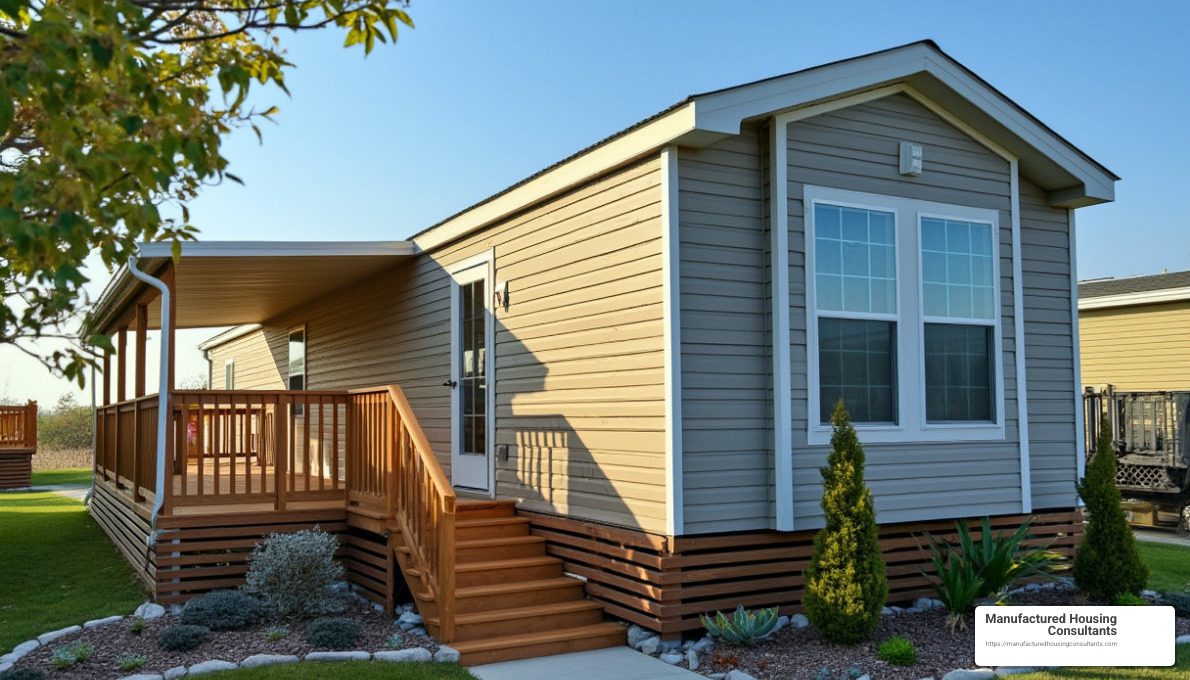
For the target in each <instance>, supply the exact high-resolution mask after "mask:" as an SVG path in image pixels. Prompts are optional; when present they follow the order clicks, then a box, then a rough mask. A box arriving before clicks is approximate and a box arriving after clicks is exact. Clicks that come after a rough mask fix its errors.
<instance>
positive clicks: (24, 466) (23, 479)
mask: <svg viewBox="0 0 1190 680" xmlns="http://www.w3.org/2000/svg"><path fill="white" fill-rule="evenodd" d="M33 453H34V452H33V451H32V450H13V451H0V489H21V488H24V487H26V486H29V484H30V483H31V481H32V479H33Z"/></svg>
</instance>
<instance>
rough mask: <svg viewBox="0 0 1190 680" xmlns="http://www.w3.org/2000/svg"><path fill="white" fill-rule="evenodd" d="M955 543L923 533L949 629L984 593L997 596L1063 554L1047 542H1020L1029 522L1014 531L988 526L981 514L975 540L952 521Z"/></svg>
mask: <svg viewBox="0 0 1190 680" xmlns="http://www.w3.org/2000/svg"><path fill="white" fill-rule="evenodd" d="M955 532H956V533H957V534H958V544H957V545H954V546H952V545H951V544H950V543H949V542H947V541H945V540H942V539H939V538H936V537H934V536H930V535H928V534H927V535H926V538H927V539H928V540H929V542H930V553H931V555H930V561H931V562H933V564H934V570H935V572H936V575H935V576H934V579H933V581H934V582H933V587H934V591H935V592H936V593H938V599H939V600H941V601H942V604H944V605H946V610H947V612H949V613H950V616H949V617H948V618H947V625H948V626H949V627H950V629H951V631H952V632H953V631H956V630H960V629H966V616H967V612H969V611H970V610H971V607H972V606H973V605H974V604H975V603H976V602H978V601H979V600H982V599H984V598H988V597H993V596H996V597H999V596H1000V595H1002V594H1003V592H1004V591H1005V590H1007V589H1008V587H1009V586H1010V585H1012V584H1013V583H1015V582H1016V581H1018V580H1019V579H1021V578H1024V577H1026V576H1034V575H1037V574H1049V573H1052V572H1053V571H1055V570H1056V569H1057V567H1058V565H1059V564H1061V562H1062V560H1063V559H1064V558H1063V557H1062V556H1061V555H1059V554H1058V553H1055V552H1052V551H1050V550H1049V549H1048V548H1024V547H1023V546H1024V542H1025V541H1026V540H1027V539H1028V538H1029V522H1028V521H1025V522H1023V523H1022V524H1021V525H1020V526H1019V527H1017V529H1016V531H1014V532H1012V533H1011V534H1009V533H1007V532H999V533H996V532H993V531H992V523H991V520H990V519H988V518H987V517H984V518H983V521H982V524H981V526H980V536H979V540H974V539H972V538H971V531H970V529H968V528H967V523H966V522H955Z"/></svg>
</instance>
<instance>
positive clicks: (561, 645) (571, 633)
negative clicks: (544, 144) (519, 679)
mask: <svg viewBox="0 0 1190 680" xmlns="http://www.w3.org/2000/svg"><path fill="white" fill-rule="evenodd" d="M624 635H625V633H624V628H623V627H622V626H620V625H619V624H616V623H596V624H592V625H589V626H578V627H575V628H563V629H561V630H552V631H548V632H539V633H521V634H517V635H503V636H500V637H492V638H485V639H482V640H456V641H453V642H451V643H450V646H451V647H453V648H455V649H457V650H458V651H459V654H460V656H461V657H462V658H461V659H460V661H461V663H462V664H463V665H465V666H475V665H479V664H485V663H495V662H497V661H511V660H513V659H528V658H533V657H538V656H549V655H552V654H566V653H569V652H581V651H586V650H589V649H603V648H605V647H615V646H617V645H622V644H624Z"/></svg>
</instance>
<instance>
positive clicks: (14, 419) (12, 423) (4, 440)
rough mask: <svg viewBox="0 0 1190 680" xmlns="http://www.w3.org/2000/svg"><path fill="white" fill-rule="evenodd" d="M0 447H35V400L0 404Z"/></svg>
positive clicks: (5, 448)
mask: <svg viewBox="0 0 1190 680" xmlns="http://www.w3.org/2000/svg"><path fill="white" fill-rule="evenodd" d="M0 449H3V450H8V449H18V450H22V451H24V450H28V451H34V450H36V449H37V402H35V401H30V402H29V403H27V404H25V405H23V406H0Z"/></svg>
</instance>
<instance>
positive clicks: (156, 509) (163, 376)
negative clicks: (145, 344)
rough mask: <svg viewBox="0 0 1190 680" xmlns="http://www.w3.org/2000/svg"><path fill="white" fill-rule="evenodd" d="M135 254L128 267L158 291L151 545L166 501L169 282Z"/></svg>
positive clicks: (149, 540) (150, 519)
mask: <svg viewBox="0 0 1190 680" xmlns="http://www.w3.org/2000/svg"><path fill="white" fill-rule="evenodd" d="M136 264H137V256H136V255H133V256H132V257H131V258H129V259H128V271H129V273H131V274H132V275H133V276H135V277H136V278H138V279H140V280H141V281H143V282H145V283H147V284H149V285H150V286H152V287H154V288H156V289H157V291H158V292H160V293H161V366H160V369H159V371H158V372H159V374H160V375H159V376H158V392H157V399H158V403H157V486H156V487H155V488H156V489H157V493H155V494H153V512H152V514H151V515H150V516H149V538H148V544H149V545H150V546H152V545H153V543H154V542H156V540H157V514H158V513H160V512H161V506H162V504H164V503H165V467H166V466H165V442H166V439H165V438H166V435H167V432H166V429H167V427H168V426H169V392H170V390H171V389H172V388H173V385H170V384H169V352H170V347H169V341H170V337H169V336H170V333H169V306H170V303H171V300H170V299H169V286H167V285H165V283H164V282H163V281H162V280H161V279H158V278H154V277H152V276H149V275H148V274H146V273H144V272H143V271H141V270H140V269H138V268H137V266H136Z"/></svg>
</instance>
